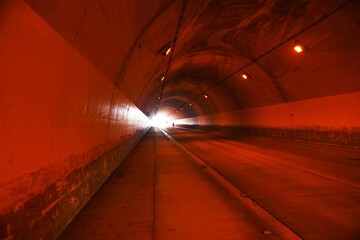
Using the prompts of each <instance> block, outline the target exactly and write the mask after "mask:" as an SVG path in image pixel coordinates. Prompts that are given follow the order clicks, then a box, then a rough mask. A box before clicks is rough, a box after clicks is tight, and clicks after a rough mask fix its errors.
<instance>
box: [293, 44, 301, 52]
mask: <svg viewBox="0 0 360 240" xmlns="http://www.w3.org/2000/svg"><path fill="white" fill-rule="evenodd" d="M294 50H295V52H297V53H301V52H302V51H303V47H302V46H301V45H296V46H295V47H294Z"/></svg>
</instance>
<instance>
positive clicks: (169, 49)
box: [165, 47, 171, 56]
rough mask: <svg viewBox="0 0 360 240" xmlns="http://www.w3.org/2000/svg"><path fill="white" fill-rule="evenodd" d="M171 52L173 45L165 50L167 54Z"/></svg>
mask: <svg viewBox="0 0 360 240" xmlns="http://www.w3.org/2000/svg"><path fill="white" fill-rule="evenodd" d="M170 52H171V47H169V48H168V49H167V50H166V52H165V56H167V55H169V54H170Z"/></svg>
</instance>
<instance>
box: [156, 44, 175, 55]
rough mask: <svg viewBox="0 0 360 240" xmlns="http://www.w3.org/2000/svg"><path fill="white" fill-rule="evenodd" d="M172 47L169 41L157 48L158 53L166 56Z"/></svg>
mask: <svg viewBox="0 0 360 240" xmlns="http://www.w3.org/2000/svg"><path fill="white" fill-rule="evenodd" d="M171 50H172V47H171V45H170V43H167V44H165V45H164V46H163V47H162V48H161V49H160V50H159V52H158V53H159V54H161V55H164V56H168V55H169V54H170V53H171Z"/></svg>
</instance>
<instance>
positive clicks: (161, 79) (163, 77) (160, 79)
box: [159, 74, 165, 82]
mask: <svg viewBox="0 0 360 240" xmlns="http://www.w3.org/2000/svg"><path fill="white" fill-rule="evenodd" d="M164 80H165V74H163V75H161V76H160V77H159V81H160V82H163V81H164Z"/></svg>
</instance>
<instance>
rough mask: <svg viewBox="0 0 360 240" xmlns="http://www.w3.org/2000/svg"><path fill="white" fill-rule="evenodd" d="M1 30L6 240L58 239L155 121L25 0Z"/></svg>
mask: <svg viewBox="0 0 360 240" xmlns="http://www.w3.org/2000/svg"><path fill="white" fill-rule="evenodd" d="M0 36H1V38H0V52H1V54H0V73H1V75H0V79H1V88H0V116H1V117H0V118H1V124H0V133H1V134H0V239H19V238H21V239H53V238H55V237H56V236H57V235H58V234H59V233H60V232H61V231H62V230H63V229H64V227H65V226H66V225H67V223H69V222H70V221H71V220H72V218H73V217H74V216H75V214H76V213H77V212H78V211H79V210H80V209H81V208H82V206H83V205H84V204H85V203H86V202H87V201H88V200H89V199H90V198H91V196H92V195H93V194H94V192H95V191H96V190H97V189H98V188H99V187H100V186H101V184H102V183H103V182H104V181H105V180H106V179H107V177H108V176H110V175H111V173H112V171H113V170H114V169H115V168H116V167H117V166H118V165H119V164H120V163H121V161H122V160H123V159H124V158H125V156H126V155H127V154H128V153H129V151H131V149H132V148H133V147H134V146H135V145H136V143H137V142H138V141H139V140H140V138H141V137H142V136H143V134H144V133H145V132H146V131H147V129H148V127H149V119H148V118H147V117H146V116H145V115H144V114H143V113H142V112H141V111H140V110H139V109H138V108H137V107H136V106H135V105H134V104H133V103H132V102H131V101H129V100H128V99H127V98H126V97H125V96H124V95H123V94H122V93H121V91H119V90H118V89H117V88H116V87H115V86H114V85H113V84H112V83H111V82H110V81H109V80H108V79H107V78H106V77H104V76H103V75H102V74H101V73H100V72H99V71H98V70H97V69H96V68H95V67H94V66H93V65H91V63H89V62H88V61H87V60H86V59H85V58H84V57H83V56H82V55H80V54H79V52H78V51H76V49H74V48H73V47H72V46H71V45H69V44H68V42H66V41H65V40H64V39H63V38H62V37H61V36H60V35H59V34H58V33H57V32H56V31H54V30H53V29H52V28H51V27H50V26H49V25H48V24H47V23H46V22H45V21H44V20H43V19H42V18H41V17H40V16H38V15H37V14H36V13H35V12H34V11H33V10H32V9H31V8H30V7H29V6H28V5H26V4H25V3H24V2H23V1H19V0H14V1H2V2H1V3H0Z"/></svg>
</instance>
